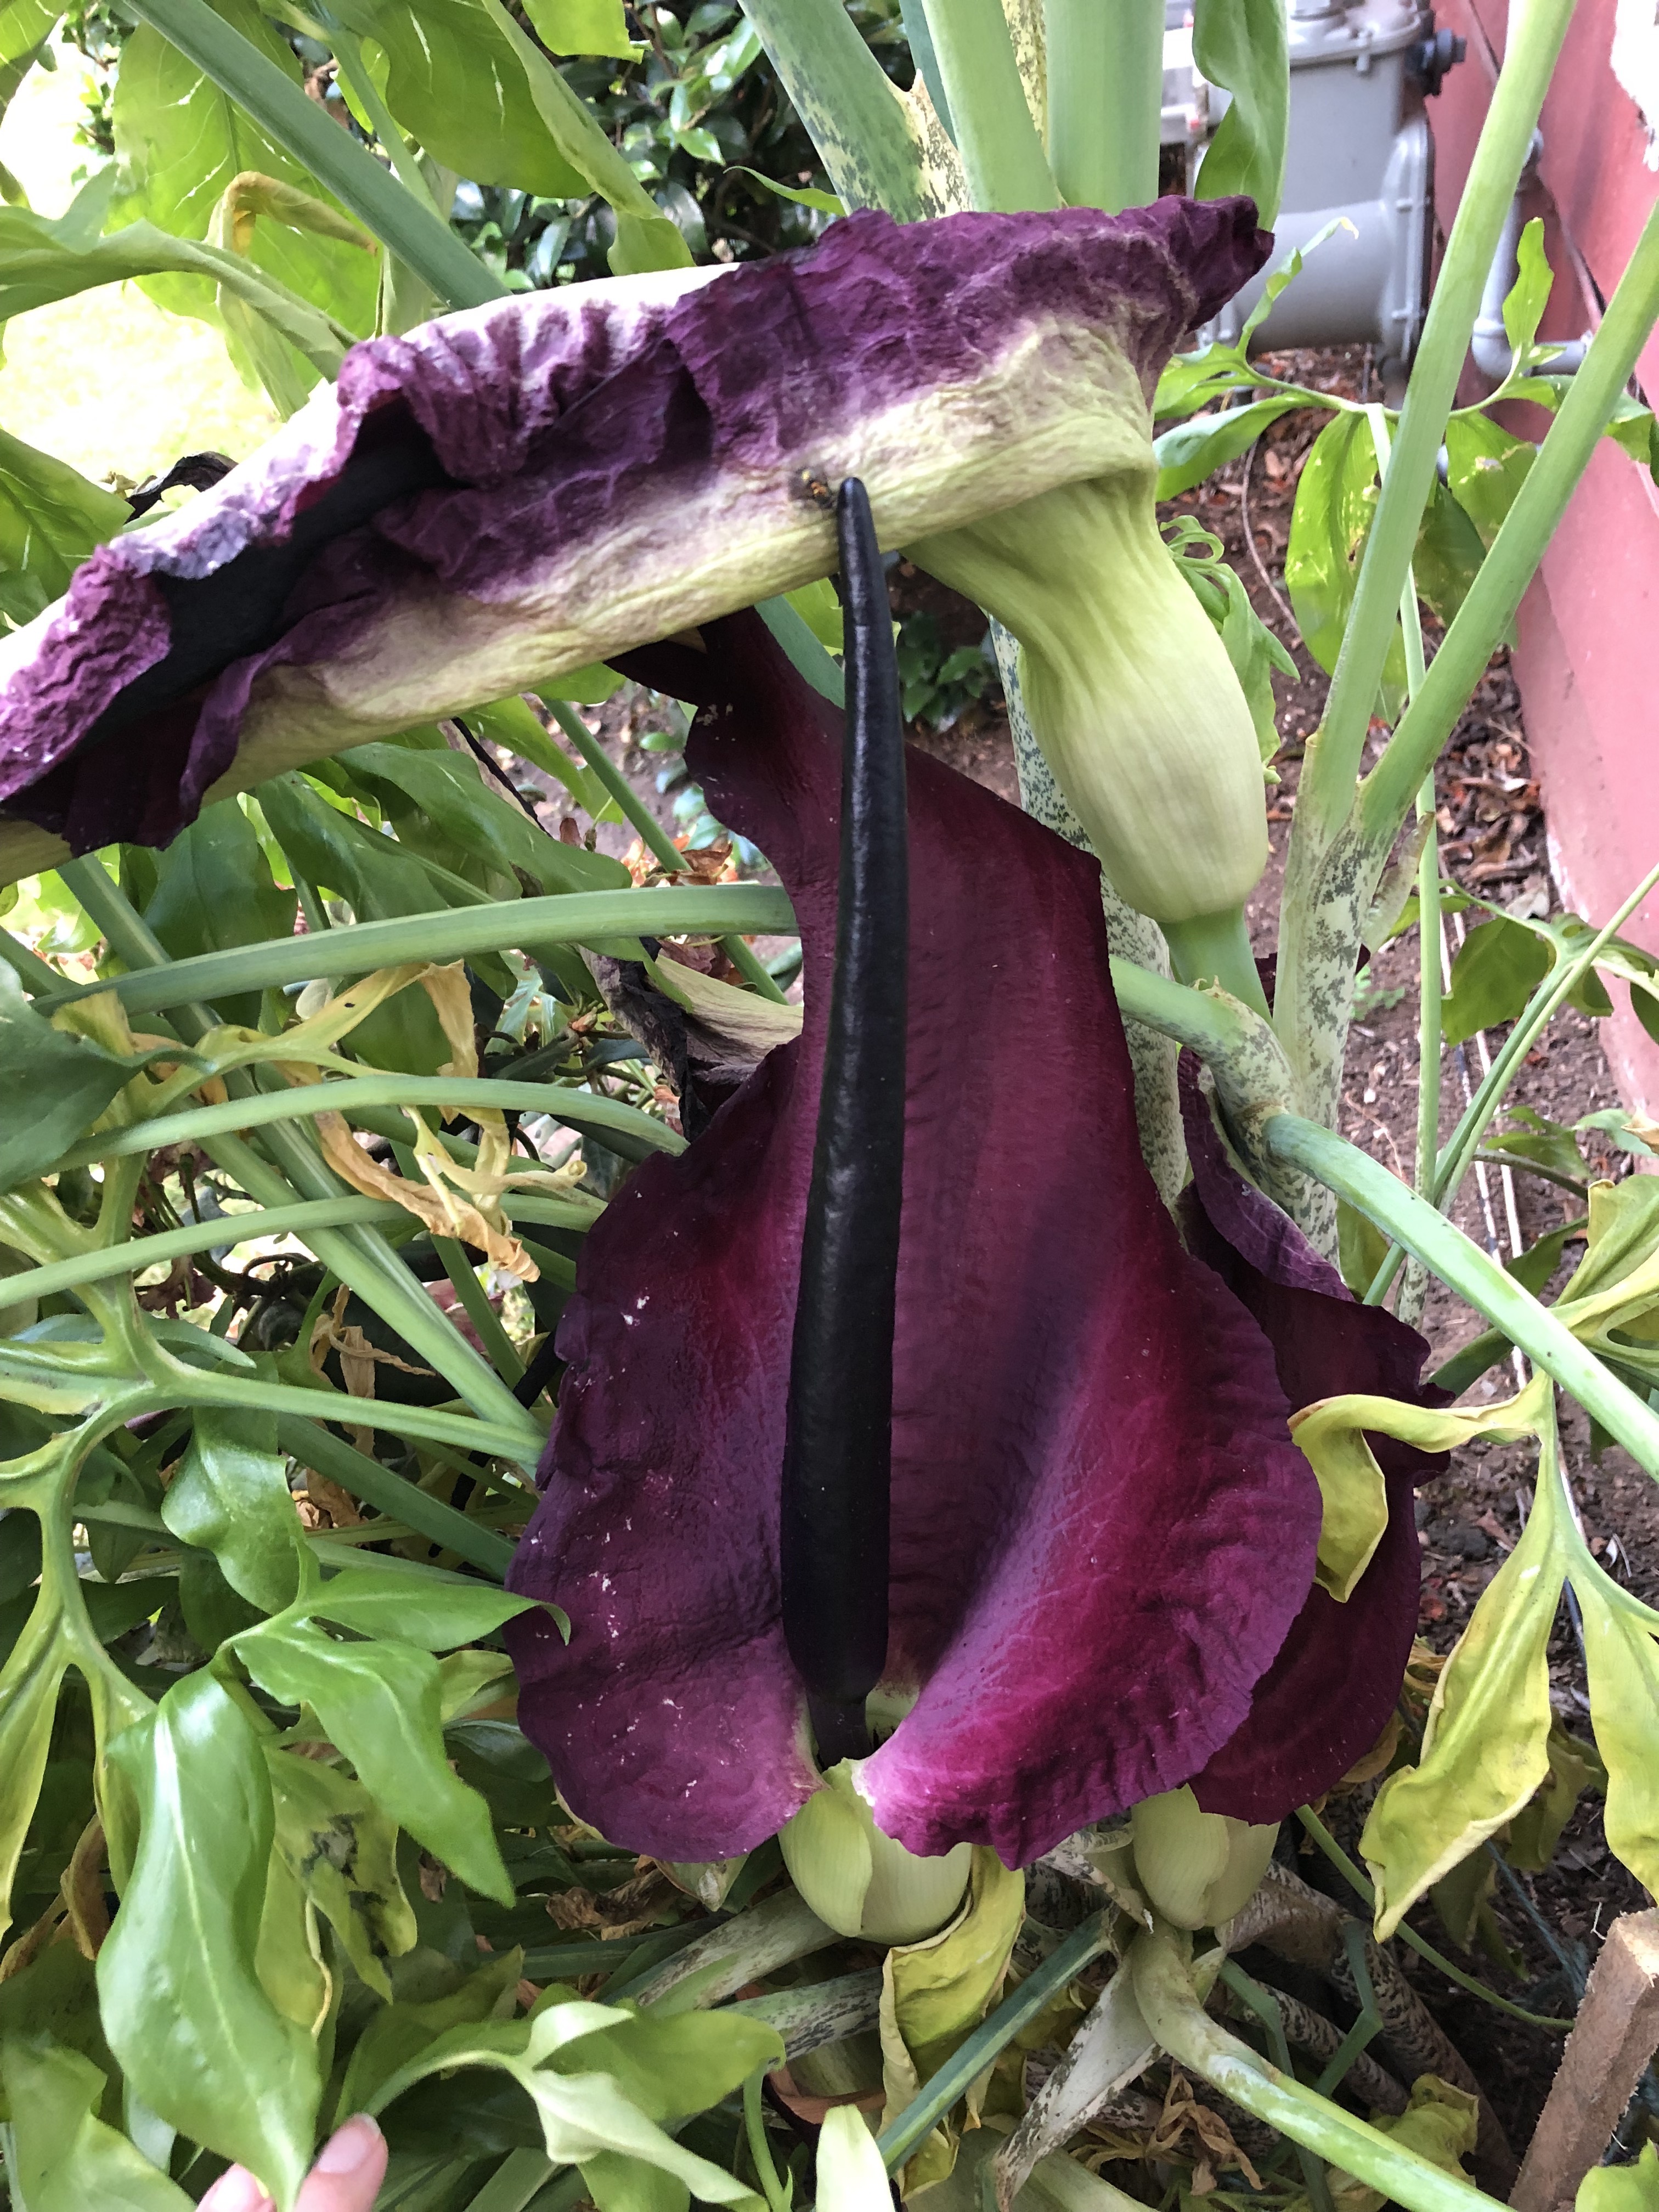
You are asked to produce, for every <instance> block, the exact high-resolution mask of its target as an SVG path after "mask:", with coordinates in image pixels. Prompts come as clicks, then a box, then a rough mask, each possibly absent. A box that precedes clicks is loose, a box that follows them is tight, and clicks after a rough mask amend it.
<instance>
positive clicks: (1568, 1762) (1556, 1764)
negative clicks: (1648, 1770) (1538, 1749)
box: [1504, 1721, 1607, 1874]
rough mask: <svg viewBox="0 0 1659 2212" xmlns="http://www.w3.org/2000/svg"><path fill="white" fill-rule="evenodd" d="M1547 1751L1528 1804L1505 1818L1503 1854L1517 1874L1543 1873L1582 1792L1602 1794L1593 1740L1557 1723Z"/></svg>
mask: <svg viewBox="0 0 1659 2212" xmlns="http://www.w3.org/2000/svg"><path fill="white" fill-rule="evenodd" d="M1546 1749H1547V1752H1548V1754H1549V1762H1550V1771H1549V1772H1548V1773H1547V1775H1546V1776H1545V1778H1544V1779H1543V1782H1542V1783H1541V1785H1540V1786H1539V1788H1538V1790H1537V1791H1536V1792H1535V1793H1534V1796H1533V1798H1532V1800H1531V1802H1530V1803H1528V1804H1526V1805H1523V1806H1522V1808H1521V1810H1520V1811H1519V1812H1518V1813H1517V1814H1516V1816H1515V1818H1514V1820H1511V1821H1510V1833H1509V1841H1508V1842H1507V1843H1506V1844H1505V1845H1504V1857H1505V1858H1507V1859H1508V1861H1509V1863H1510V1865H1511V1866H1512V1867H1514V1868H1515V1869H1516V1870H1517V1872H1519V1873H1522V1874H1542V1872H1543V1871H1544V1869H1545V1868H1546V1867H1547V1865H1548V1864H1549V1863H1550V1861H1551V1860H1552V1859H1553V1857H1554V1856H1555V1847H1556V1845H1557V1844H1559V1842H1560V1840H1561V1831H1562V1830H1563V1828H1565V1826H1566V1825H1567V1822H1568V1821H1569V1820H1571V1818H1572V1815H1573V1812H1574V1810H1575V1808H1577V1803H1578V1800H1579V1799H1580V1798H1581V1797H1582V1796H1583V1794H1584V1792H1585V1790H1595V1792H1596V1793H1597V1794H1598V1795H1599V1796H1605V1795H1606V1794H1607V1768H1606V1766H1605V1765H1603V1764H1602V1761H1601V1754H1600V1753H1599V1752H1598V1751H1597V1750H1596V1748H1595V1745H1594V1744H1590V1743H1585V1742H1583V1741H1581V1740H1580V1739H1579V1738H1578V1737H1577V1736H1576V1735H1571V1734H1570V1733H1569V1731H1568V1730H1567V1729H1565V1728H1563V1727H1562V1725H1561V1723H1560V1722H1559V1721H1557V1722H1556V1723H1554V1725H1553V1727H1552V1728H1551V1729H1550V1735H1549V1742H1548V1744H1547V1746H1546Z"/></svg>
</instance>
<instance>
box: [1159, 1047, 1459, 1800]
mask: <svg viewBox="0 0 1659 2212" xmlns="http://www.w3.org/2000/svg"><path fill="white" fill-rule="evenodd" d="M1181 1079H1182V1082H1181V1091H1182V1118H1183V1121H1185V1124H1186V1131H1187V1153H1188V1158H1189V1159H1190V1161H1191V1163H1192V1169H1193V1180H1192V1182H1191V1183H1190V1184H1189V1185H1188V1188H1187V1189H1186V1190H1185V1191H1184V1192H1183V1193H1182V1199H1181V1205H1180V1215H1181V1223H1182V1231H1183V1234H1184V1235H1185V1237H1186V1239H1187V1247H1188V1250H1189V1251H1191V1252H1193V1253H1194V1254H1195V1255H1197V1256H1198V1257H1199V1258H1200V1259H1201V1260H1203V1261H1205V1262H1206V1265H1207V1266H1209V1267H1212V1268H1213V1269H1214V1270H1215V1272H1216V1273H1217V1274H1218V1276H1219V1277H1220V1278H1221V1279H1222V1281H1223V1282H1225V1284H1226V1285H1227V1286H1228V1288H1229V1289H1230V1290H1231V1291H1232V1292H1233V1294H1234V1296H1235V1297H1237V1298H1238V1299H1240V1300H1241V1302H1242V1303H1243V1304H1244V1305H1245V1306H1247V1307H1248V1308H1249V1311H1250V1313H1251V1314H1252V1315H1253V1316H1254V1317H1255V1320H1256V1321H1257V1322H1259V1323H1260V1325H1261V1328H1262V1329H1263V1330H1264V1331H1265V1333H1266V1334H1267V1339H1268V1340H1269V1342H1270V1343H1271V1344H1272V1346H1273V1358H1274V1363H1275V1364H1276V1366H1277V1369H1278V1373H1279V1383H1280V1384H1281V1385H1282V1387H1283V1389H1284V1391H1285V1395H1286V1397H1287V1398H1288V1399H1289V1401H1290V1402H1291V1405H1292V1406H1293V1407H1297V1408H1298V1409H1299V1408H1300V1407H1304V1406H1307V1405H1311V1404H1312V1403H1313V1402H1314V1401H1316V1400H1317V1399H1320V1398H1334V1397H1337V1396H1339V1395H1346V1394H1348V1393H1349V1392H1359V1393H1363V1394H1364V1395H1379V1396H1383V1397H1391V1398H1401V1399H1403V1400H1405V1401H1407V1403H1408V1404H1411V1405H1419V1406H1443V1405H1447V1404H1449V1402H1450V1401H1449V1394H1448V1393H1447V1392H1445V1391H1444V1390H1441V1389H1437V1388H1435V1387H1434V1386H1433V1385H1432V1384H1425V1383H1422V1382H1421V1381H1420V1379H1419V1378H1420V1376H1421V1375H1422V1371H1423V1363H1424V1361H1425V1358H1427V1356H1428V1350H1429V1347H1428V1346H1427V1344H1426V1343H1425V1341H1424V1340H1423V1339H1422V1338H1421V1337H1420V1336H1419V1334H1418V1333H1417V1331H1416V1330H1415V1329H1414V1328H1407V1326H1406V1324H1405V1323H1404V1322H1400V1321H1396V1320H1395V1317H1394V1316H1393V1315H1392V1314H1390V1313H1385V1312H1383V1310H1382V1309H1381V1308H1380V1307H1377V1306H1366V1305H1362V1304H1360V1303H1359V1302H1358V1299H1357V1298H1355V1297H1353V1296H1352V1293H1351V1292H1350V1291H1349V1290H1348V1288H1347V1285H1346V1284H1345V1283H1344V1282H1343V1280H1342V1278H1341V1277H1340V1275H1339V1274H1338V1273H1337V1272H1336V1270H1335V1268H1334V1267H1332V1266H1331V1265H1330V1263H1329V1261H1326V1260H1323V1259H1322V1258H1321V1257H1320V1255H1319V1254H1318V1253H1317V1252H1316V1251H1315V1250H1314V1249H1313V1247H1312V1245H1311V1244H1310V1243H1309V1242H1308V1240H1307V1239H1306V1237H1304V1236H1303V1234H1302V1232H1301V1231H1300V1230H1299V1229H1298V1228H1297V1226H1296V1225H1295V1223H1294V1222H1292V1221H1291V1219H1290V1218H1289V1217H1288V1216H1287V1215H1286V1214H1284V1213H1282V1212H1280V1211H1279V1208H1278V1207H1277V1206H1274V1205H1273V1202H1272V1200H1269V1199H1267V1198H1265V1197H1263V1195H1262V1194H1261V1192H1260V1191H1259V1190H1257V1189H1256V1188H1255V1186H1254V1185H1253V1184H1251V1183H1249V1182H1246V1181H1245V1179H1244V1177H1243V1176H1242V1175H1240V1174H1239V1173H1238V1171H1237V1169H1235V1168H1234V1167H1233V1166H1232V1164H1231V1162H1230V1161H1229V1159H1228V1158H1227V1154H1226V1149H1225V1146H1224V1145H1223V1143H1222V1141H1221V1139H1220V1136H1219V1134H1218V1132H1217V1130H1216V1127H1215V1124H1214V1122H1213V1121H1212V1119H1211V1116H1210V1111H1209V1108H1208V1106H1207V1104H1206V1102H1205V1100H1204V1097H1203V1096H1202V1094H1201V1093H1200V1090H1199V1087H1198V1081H1197V1064H1196V1062H1195V1061H1194V1060H1193V1058H1192V1056H1191V1054H1183V1055H1182V1065H1181ZM1367 1441H1368V1442H1369V1443H1370V1447H1371V1449H1372V1451H1373V1452H1374V1453H1375V1454H1376V1460H1377V1463H1378V1465H1379V1466H1380V1467H1381V1468H1382V1470H1383V1477H1384V1480H1385V1481H1386V1483H1387V1485H1388V1492H1389V1523H1388V1527H1387V1528H1386V1529H1385V1530H1384V1532H1383V1537H1382V1540H1381V1541H1380V1542H1379V1544H1378V1545H1377V1547H1376V1552H1375V1553H1374V1554H1373V1556H1372V1559H1371V1561H1370V1565H1369V1566H1368V1567H1367V1568H1366V1570H1365V1571H1364V1574H1363V1575H1362V1576H1361V1577H1360V1578H1359V1582H1358V1585H1357V1586H1356V1587H1355V1589H1354V1590H1353V1591H1352V1594H1351V1595H1350V1596H1349V1597H1348V1598H1347V1600H1346V1602H1344V1603H1342V1604H1339V1603H1338V1602H1337V1601H1336V1600H1335V1599H1334V1597H1332V1596H1330V1595H1328V1592H1327V1591H1325V1590H1323V1589H1321V1588H1319V1587H1318V1585H1317V1584H1316V1585H1315V1586H1314V1587H1313V1588H1312V1589H1310V1591H1309V1593H1308V1597H1307V1602H1306V1603H1305V1604H1304V1607H1303V1608H1302V1610H1301V1612H1300V1613H1298V1614H1297V1617H1296V1619H1295V1620H1294V1621H1293V1622H1292V1623H1291V1631H1290V1633H1289V1635H1288V1636H1287V1637H1286V1638H1285V1642H1284V1644H1283V1646H1282V1648H1281V1649H1280V1650H1279V1655H1278V1656H1277V1658H1275V1660H1274V1661H1273V1665H1272V1666H1271V1667H1270V1668H1268V1670H1267V1673H1266V1674H1265V1675H1264V1676H1263V1677H1262V1679H1261V1681H1260V1683H1258V1685H1257V1686H1256V1692H1255V1699H1253V1701H1252V1704H1251V1707H1250V1713H1249V1718H1248V1719H1247V1720H1246V1721H1245V1723H1244V1724H1243V1727H1242V1728H1240V1729H1239V1730H1238V1731H1237V1734H1236V1735H1234V1736H1233V1737H1232V1738H1231V1741H1228V1742H1227V1743H1225V1744H1224V1745H1223V1746H1222V1747H1221V1749H1220V1750H1219V1751H1218V1752H1217V1753H1215V1755H1214V1756H1213V1757H1212V1759H1210V1761H1209V1762H1208V1764H1207V1765H1206V1766H1205V1768H1204V1769H1203V1771H1202V1772H1201V1773H1200V1774H1198V1775H1196V1776H1194V1778H1193V1788H1194V1794H1195V1795H1196V1796H1197V1798H1198V1801H1199V1803H1200V1805H1201V1806H1202V1807H1203V1808H1204V1809H1205V1810H1206V1812H1209V1813H1227V1814H1232V1816H1233V1817H1234V1818H1235V1819H1237V1820H1256V1821H1262V1820H1278V1819H1279V1818H1280V1817H1281V1815H1283V1814H1285V1813H1287V1812H1289V1811H1290V1810H1291V1808H1294V1807H1295V1806H1297V1805H1304V1804H1306V1803H1307V1802H1309V1801H1310V1799H1311V1798H1314V1797H1317V1796H1319V1795H1320V1794H1321V1793H1322V1791H1324V1790H1328V1789H1329V1788H1330V1786H1331V1784H1333V1783H1334V1782H1338V1781H1340V1779H1341V1778H1342V1777H1343V1775H1345V1774H1346V1772H1347V1771H1348V1770H1349V1768H1350V1767H1352V1766H1353V1765H1356V1764H1357V1762H1358V1760H1359V1759H1361V1758H1362V1757H1363V1756H1364V1753H1366V1752H1367V1751H1369V1750H1370V1747H1371V1746H1372V1745H1373V1744H1374V1743H1375V1742H1376V1740H1377V1738H1378V1736H1379V1735H1381V1734H1382V1732H1383V1726H1384V1724H1385V1723H1386V1722H1387V1720H1388V1717H1389V1714H1390V1713H1391V1712H1392V1711H1394V1709H1395V1701H1396V1700H1397V1699H1398V1698H1399V1695H1400V1685H1401V1680H1402V1679H1403V1677H1404V1675H1405V1672H1406V1662H1407V1659H1408V1658H1409V1656H1411V1648H1412V1638H1413V1635H1414V1634H1415V1632H1416V1628H1417V1620H1418V1601H1419V1584H1420V1582H1421V1576H1422V1570H1421V1565H1420V1559H1419V1550H1418V1543H1417V1524H1416V1518H1415V1515H1414V1512H1413V1491H1414V1489H1415V1486H1416V1485H1417V1484H1418V1483H1419V1482H1422V1481H1424V1480H1426V1479H1427V1478H1428V1477H1429V1476H1430V1475H1432V1474H1438V1473H1440V1472H1441V1471H1442V1470H1443V1468H1444V1467H1445V1464H1446V1455H1445V1454H1444V1453H1443V1452H1442V1453H1429V1452H1420V1451H1418V1450H1415V1449H1413V1447H1412V1446H1411V1445H1409V1444H1402V1443H1397V1442H1395V1439H1394V1438H1392V1437H1379V1436H1373V1437H1369V1438H1368V1440H1367Z"/></svg>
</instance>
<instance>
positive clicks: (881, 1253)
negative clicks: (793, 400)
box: [781, 477, 909, 1765]
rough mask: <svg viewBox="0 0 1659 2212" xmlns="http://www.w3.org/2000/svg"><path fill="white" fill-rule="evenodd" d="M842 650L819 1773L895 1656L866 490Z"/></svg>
mask: <svg viewBox="0 0 1659 2212" xmlns="http://www.w3.org/2000/svg"><path fill="white" fill-rule="evenodd" d="M836 526H837V529H838V532H839V534H840V539H841V582H842V606H843V612H844V617H845V625H846V645H847V654H846V657H847V678H848V682H847V734H846V741H845V749H844V751H843V753H842V784H841V873H840V892H839V899H838V904H837V908H836V970H835V984H834V989H833V993H832V995H831V999H830V1006H829V1038H828V1042H827V1046H826V1049H825V1053H824V1061H823V1088H822V1090H821V1091H820V1093H819V1103H818V1122H817V1142H816V1145H815V1147H814V1150H813V1154H812V1178H811V1188H810V1192H809V1195H808V1198H807V1206H806V1220H805V1228H804V1231H803V1233H802V1239H801V1261H800V1292H799V1300H798V1303H797V1304H796V1308H795V1329H794V1340H793V1347H792V1350H791V1354H790V1364H789V1393H788V1401H787V1413H786V1418H785V1430H784V1447H783V1512H782V1529H781V1565H782V1583H783V1627H784V1635H785V1638H786V1640H787V1644H788V1647H789V1656H790V1657H791V1659H792V1660H793V1662H794V1664H795V1667H796V1668H797V1669H798V1671H799V1674H800V1676H801V1679H802V1680H803V1681H804V1682H805V1685H806V1691H807V1698H808V1702H809V1706H810V1711H811V1720H812V1727H813V1732H814V1734H815V1735H816V1736H817V1748H818V1756H819V1759H821V1760H822V1762H823V1764H824V1765H834V1764H835V1763H836V1761H837V1760H838V1759H861V1758H863V1757H865V1756H866V1754H867V1753H868V1752H869V1750H870V1748H871V1746H870V1737H869V1732H868V1729H867V1727H866V1722H865V1717H864V1702H865V1699H866V1697H867V1696H868V1695H869V1693H870V1692H871V1691H872V1690H873V1689H874V1688H875V1686H876V1684H877V1683H878V1681H879V1680H880V1679H881V1675H882V1670H883V1668H884V1663H885V1660H886V1656H887V1577H888V1492H889V1486H890V1475H891V1451H892V1439H891V1430H892V1413H893V1310H894V1286H895V1283H896V1278H897V1273H898V1249H899V1203H900V1197H901V1193H902V1184H903V1171H904V1055H905V1017H906V1005H905V996H906V966H907V953H908V934H909V870H908V845H907V836H906V823H905V794H904V721H903V716H902V713H901V711H900V707H899V678H898V665H897V662H896V658H895V656H894V652H893V638H892V617H891V611H890V607H889V605H888V599H887V579H886V574H885V572H884V569H883V568H882V562H881V551H880V548H879V547H878V544H877V543H876V532H875V525H874V523H873V521H872V519H871V513H870V501H869V499H868V497H867V496H866V493H865V489H864V486H863V485H862V484H861V483H860V482H859V481H858V479H857V478H856V477H848V479H847V481H846V482H845V483H843V484H842V487H841V490H840V494H839V496H838V498H837V500H836Z"/></svg>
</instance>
